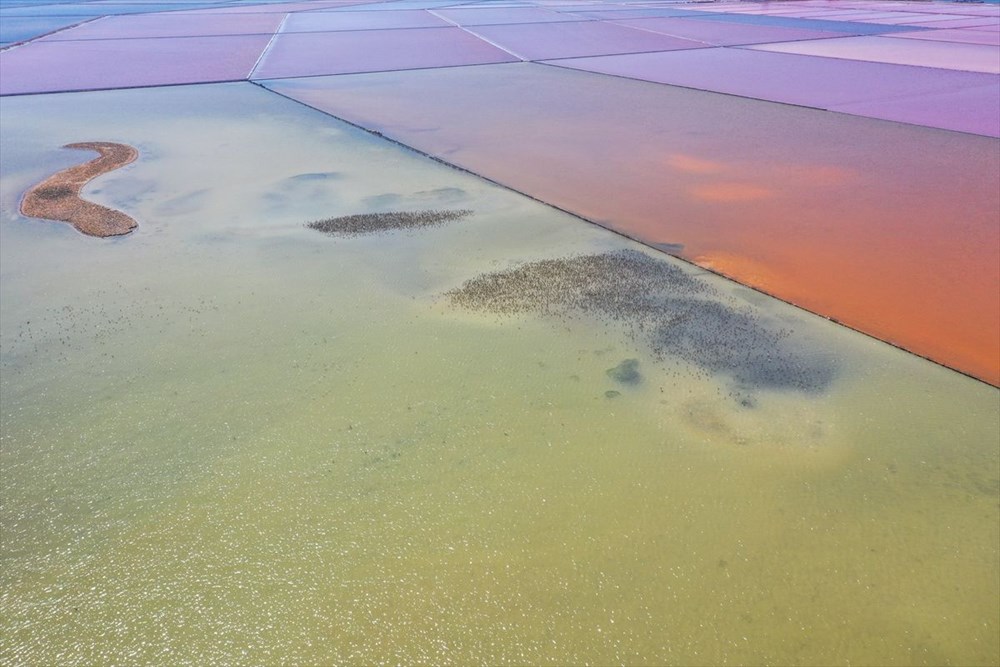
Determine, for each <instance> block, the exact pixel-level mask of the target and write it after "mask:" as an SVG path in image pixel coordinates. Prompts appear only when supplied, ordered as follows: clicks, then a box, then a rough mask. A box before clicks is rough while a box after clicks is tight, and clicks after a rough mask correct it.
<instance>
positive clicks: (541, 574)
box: [0, 83, 1000, 665]
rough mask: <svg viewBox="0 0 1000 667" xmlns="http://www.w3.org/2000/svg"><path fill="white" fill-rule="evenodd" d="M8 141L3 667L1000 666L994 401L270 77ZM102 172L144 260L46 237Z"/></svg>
mask: <svg viewBox="0 0 1000 667" xmlns="http://www.w3.org/2000/svg"><path fill="white" fill-rule="evenodd" d="M0 108H2V114H3V118H4V124H5V131H4V133H3V144H2V153H0V155H2V167H3V173H4V180H3V185H2V196H3V199H2V207H3V208H2V224H0V260H2V263H0V278H2V287H0V297H2V298H0V315H2V320H0V346H2V366H0V389H2V426H3V430H2V448H0V454H2V474H3V484H2V486H0V499H2V504H0V530H2V535H3V540H2V558H3V567H2V569H0V662H2V663H4V664H62V665H73V664H101V663H145V662H160V663H169V664H213V663H227V664H274V663H277V662H282V663H300V664H334V663H341V664H342V663H364V664H375V663H379V664H381V663H433V664H472V663H486V664H505V663H507V664H509V663H517V664H528V663H530V664H610V663H629V664H685V665H694V664H758V663H769V664H791V663H797V664H831V663H851V664H859V663H860V664H886V665H889V664H933V665H942V664H995V663H996V662H997V661H998V659H1000V655H998V636H1000V631H998V627H997V618H998V615H1000V603H998V600H1000V581H998V572H1000V564H998V546H997V545H998V543H1000V535H998V532H1000V528H998V526H1000V517H998V494H1000V471H998V466H1000V463H998V452H997V437H998V432H1000V424H998V410H997V400H998V396H997V390H996V389H995V388H993V387H990V386H988V385H985V384H983V383H980V382H977V381H974V380H971V379H969V378H967V377H964V376H962V375H959V374H957V373H954V372H951V371H949V370H946V369H944V368H941V367H939V366H936V365H933V364H931V363H929V362H926V361H924V360H922V359H919V358H917V357H914V356H911V355H908V354H905V353H903V352H901V351H899V350H896V349H894V348H892V347H890V346H887V345H884V344H882V343H879V342H876V341H874V340H872V339H870V338H867V337H865V336H862V335H860V334H857V333H855V332H852V331H849V330H846V329H843V328H840V327H838V326H835V325H834V324H832V323H830V322H827V321H825V320H823V319H821V318H818V317H815V316H812V315H808V314H806V313H804V312H802V311H799V310H797V309H794V308H792V307H790V306H788V305H786V304H783V303H780V302H777V301H775V300H772V299H770V298H766V297H764V296H762V295H759V294H758V293H755V292H753V291H750V290H748V289H746V288H742V287H739V286H737V285H735V284H732V283H729V282H726V281H723V280H721V279H719V278H717V277H715V276H712V275H710V274H707V273H705V272H703V271H701V270H700V269H697V268H694V267H692V266H690V265H687V264H684V263H681V262H679V261H678V260H675V259H673V258H669V257H667V256H665V255H662V254H659V253H655V252H652V251H650V250H647V249H644V248H642V247H641V246H638V245H636V244H633V243H631V242H630V241H627V240H625V239H623V238H621V237H619V236H616V235H614V234H612V233H610V232H608V231H606V230H603V229H599V228H596V227H593V226H589V225H586V224H583V223H581V222H580V221H579V220H577V219H574V218H572V217H570V216H568V215H566V214H563V213H561V212H559V211H556V210H554V209H551V208H548V207H546V206H544V205H543V204H540V203H538V202H535V201H532V200H530V199H527V198H525V197H522V196H520V195H517V194H515V193H512V192H509V191H506V190H503V189H501V188H499V187H497V186H494V185H492V184H490V183H487V182H485V181H482V180H480V179H477V178H476V177H474V176H472V175H469V174H466V173H463V172H460V171H457V170H454V169H451V168H448V167H446V166H443V165H441V164H439V163H436V162H434V161H431V160H428V159H426V158H423V157H421V156H420V155H418V154H415V153H412V152H409V151H407V150H405V149H403V148H400V147H399V146H397V145H395V144H392V143H390V142H388V141H386V140H384V139H382V138H380V137H377V136H375V135H371V134H367V133H364V132H362V131H360V130H358V129H356V128H353V127H351V126H349V125H346V124H343V123H341V122H338V121H336V120H334V119H331V118H329V117H327V116H325V115H323V114H320V113H318V112H315V111H312V110H310V109H307V108H305V107H303V106H300V105H298V104H296V103H294V102H291V101H289V100H284V99H282V98H280V97H278V96H276V95H273V94H271V93H268V92H266V91H264V90H262V89H260V88H258V87H256V86H254V85H252V84H249V83H240V84H223V85H205V86H195V87H175V88H164V89H146V90H135V91H117V92H100V93H77V94H68V95H44V96H29V97H21V98H4V99H3V100H2V101H0ZM86 141H105V142H117V143H122V144H126V145H130V146H134V147H135V148H137V149H138V151H139V159H138V160H137V161H136V162H134V163H132V164H130V165H128V166H126V167H124V168H122V169H119V170H117V171H114V172H112V173H109V174H106V175H104V176H102V177H100V178H98V179H96V180H94V181H92V182H91V183H90V184H89V185H88V186H87V187H86V188H85V189H84V191H83V195H84V196H85V197H88V198H90V199H91V200H93V201H94V202H96V203H98V204H102V205H105V206H108V207H109V208H114V209H118V210H121V211H123V212H125V213H127V214H128V215H129V216H131V217H133V218H134V219H135V220H137V221H138V223H139V227H138V228H137V229H136V230H135V231H134V232H132V234H130V235H129V236H126V237H120V238H112V239H96V238H91V237H86V236H84V235H82V234H79V233H78V232H76V231H75V230H74V229H73V228H72V227H70V226H69V225H66V224H63V223H58V222H43V221H39V220H31V219H27V218H24V217H22V216H21V215H20V214H19V213H18V212H17V211H18V202H19V198H20V196H21V195H22V194H23V193H24V192H25V191H26V190H27V189H28V188H30V187H31V186H32V185H33V184H35V183H38V182H40V181H42V180H43V179H44V178H46V177H47V176H48V175H50V174H52V173H55V172H56V171H58V170H60V169H63V168H65V167H68V166H70V165H73V164H77V163H79V162H81V161H82V160H83V159H89V158H88V157H84V156H82V155H81V153H80V152H77V151H70V150H65V149H60V148H59V147H60V146H63V145H65V144H68V143H74V142H86ZM449 211H451V212H461V214H459V213H447V212H449ZM421 212H425V213H421ZM433 212H444V213H443V214H440V213H433ZM352 216H355V217H352ZM357 216H366V217H357ZM414 216H417V217H414ZM420 216H424V217H420ZM426 216H430V218H433V220H432V222H433V223H434V224H427V225H422V224H421V225H416V224H412V225H411V224H407V225H402V226H403V228H402V229H395V230H393V229H389V230H379V229H375V230H374V231H373V232H372V233H360V234H349V235H336V234H334V235H328V234H324V233H322V232H321V231H317V230H315V229H310V228H308V227H307V226H306V223H309V222H311V221H317V220H329V219H335V220H337V219H340V220H348V221H351V222H352V224H355V226H357V225H359V224H360V222H364V224H365V225H369V223H373V222H377V221H379V220H382V221H389V222H391V221H393V220H396V221H397V222H398V221H399V220H409V221H411V222H412V221H413V220H415V219H418V218H419V219H421V220H427V219H430V218H427V217H426ZM390 226H391V225H390ZM397 226H398V225H397ZM929 270H932V269H930V268H929Z"/></svg>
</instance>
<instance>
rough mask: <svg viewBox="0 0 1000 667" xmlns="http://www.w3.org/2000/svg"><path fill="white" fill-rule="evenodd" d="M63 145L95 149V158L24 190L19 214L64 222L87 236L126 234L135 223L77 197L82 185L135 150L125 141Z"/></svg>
mask: <svg viewBox="0 0 1000 667" xmlns="http://www.w3.org/2000/svg"><path fill="white" fill-rule="evenodd" d="M63 148H76V149H79V150H88V151H97V152H98V153H100V156H99V157H96V158H94V159H93V160H91V161H90V162H86V163H84V164H78V165H76V166H73V167H69V168H68V169H63V170H62V171H58V172H56V173H54V174H52V175H51V176H49V177H48V178H46V179H45V180H44V181H42V182H41V183H39V184H38V185H36V186H34V187H33V188H31V189H30V190H28V191H27V192H26V193H25V195H24V198H23V199H22V200H21V213H22V214H23V215H26V216H28V217H31V218H44V219H46V220H58V221H60V222H68V223H69V224H71V225H73V226H74V227H76V229H77V230H78V231H80V232H82V233H84V234H87V235H88V236H102V237H103V236H120V235H122V234H128V233H129V232H131V231H132V230H133V229H135V228H136V227H137V226H138V223H137V222H136V221H135V220H133V219H132V218H130V217H129V216H127V215H125V214H124V213H122V212H121V211H116V210H115V209H113V208H108V207H107V206H101V205H100V204H95V203H94V202H90V201H87V200H86V199H81V198H80V190H81V189H82V188H83V186H84V185H86V184H87V183H89V182H90V181H91V180H93V179H94V178H97V177H98V176H100V175H101V174H106V173H107V172H109V171H114V170H115V169H118V168H119V167H123V166H125V165H127V164H128V163H129V162H132V161H133V160H135V159H136V158H137V157H139V151H137V150H136V149H135V148H133V147H131V146H128V145H126V144H115V143H111V142H107V141H87V142H83V143H76V144H66V145H65V146H64V147H63Z"/></svg>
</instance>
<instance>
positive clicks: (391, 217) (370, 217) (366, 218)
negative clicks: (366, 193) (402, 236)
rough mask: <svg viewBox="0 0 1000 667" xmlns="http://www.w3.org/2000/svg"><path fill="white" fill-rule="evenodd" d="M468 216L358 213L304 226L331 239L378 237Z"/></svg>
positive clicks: (452, 212)
mask: <svg viewBox="0 0 1000 667" xmlns="http://www.w3.org/2000/svg"><path fill="white" fill-rule="evenodd" d="M470 215H472V211H470V210H468V209H464V208H463V209H455V210H450V211H441V210H427V211H390V212H387V213H360V214H357V215H345V216H341V217H339V218H326V219H325V220H315V221H313V222H310V223H307V224H306V227H309V228H310V229H315V230H317V231H321V232H323V233H324V234H332V235H334V236H361V235H365V234H379V233H383V232H389V231H393V230H397V229H420V228H424V227H436V226H438V225H442V224H444V223H446V222H451V221H453V220H461V219H462V218H465V217H468V216H470Z"/></svg>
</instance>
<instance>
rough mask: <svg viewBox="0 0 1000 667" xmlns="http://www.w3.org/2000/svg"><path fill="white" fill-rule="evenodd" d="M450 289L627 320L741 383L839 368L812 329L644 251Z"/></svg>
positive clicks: (464, 296) (808, 378) (675, 353)
mask: <svg viewBox="0 0 1000 667" xmlns="http://www.w3.org/2000/svg"><path fill="white" fill-rule="evenodd" d="M447 296H448V297H449V298H450V300H451V302H452V303H453V304H454V305H456V306H458V307H461V308H466V309H470V310H477V311H485V312H491V313H496V314H499V315H516V314H519V313H531V312H534V313H539V314H541V315H543V316H547V317H552V318H557V319H565V318H573V317H580V316H588V317H591V318H596V319H598V320H599V321H603V322H605V323H606V324H608V325H609V326H619V327H622V328H624V330H625V331H626V332H627V333H628V334H629V335H630V337H632V338H633V339H634V340H635V341H636V342H639V343H642V344H644V345H645V346H647V347H648V348H649V350H650V352H651V353H652V355H653V356H654V357H659V358H661V359H664V358H667V357H680V358H681V359H684V360H686V361H687V362H690V363H692V364H695V365H697V366H699V367H701V368H703V369H705V370H708V371H710V372H712V373H718V374H724V375H727V376H729V378H730V379H731V382H732V383H733V384H734V385H735V387H736V388H737V389H740V390H755V389H772V390H797V391H802V392H806V393H818V392H821V391H824V390H825V389H826V388H827V387H828V386H829V385H830V384H831V383H832V382H833V380H834V378H835V377H836V375H837V365H836V362H835V361H834V360H833V359H832V358H831V357H830V356H829V355H827V354H826V353H825V352H824V351H823V350H822V349H819V348H818V346H816V345H814V344H812V343H811V341H809V340H807V339H806V338H805V337H804V336H800V335H797V334H796V333H795V332H794V331H792V330H790V329H787V328H785V327H783V326H781V325H779V324H777V323H775V322H774V321H772V320H771V319H770V318H766V317H765V316H763V315H762V314H761V313H760V311H759V310H758V309H756V308H754V307H753V306H750V305H747V304H740V303H737V302H736V301H735V300H733V299H731V298H730V297H726V296H724V295H722V294H721V293H719V292H718V291H717V290H715V289H714V288H713V287H712V286H711V285H710V284H708V283H707V282H705V281H704V280H701V279H699V278H696V277H693V276H691V275H689V274H688V273H687V272H685V271H684V270H683V269H682V268H680V267H678V266H675V265H673V264H671V263H669V262H668V261H665V260H661V259H656V258H653V257H651V256H649V255H646V254H645V253H642V252H639V251H636V250H618V251H613V252H606V253H600V254H594V255H583V256H577V257H568V258H563V259H546V260H541V261H538V262H531V263H528V264H523V265H521V266H517V267H514V268H511V269H507V270H504V271H497V272H495V273H487V274H483V275H480V276H478V277H476V278H473V279H472V280H469V281H467V282H466V283H465V284H463V285H462V286H461V287H459V288H457V289H454V290H452V291H450V292H448V293H447ZM631 361H634V360H631ZM636 366H637V364H636ZM612 371H615V373H619V372H620V373H621V374H622V377H623V378H626V381H625V382H624V383H625V384H628V381H627V379H628V378H632V377H633V373H634V374H635V376H638V369H637V367H635V368H633V367H631V366H629V367H627V368H624V369H623V368H622V367H621V365H619V366H618V367H615V369H612ZM609 374H610V371H609Z"/></svg>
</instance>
